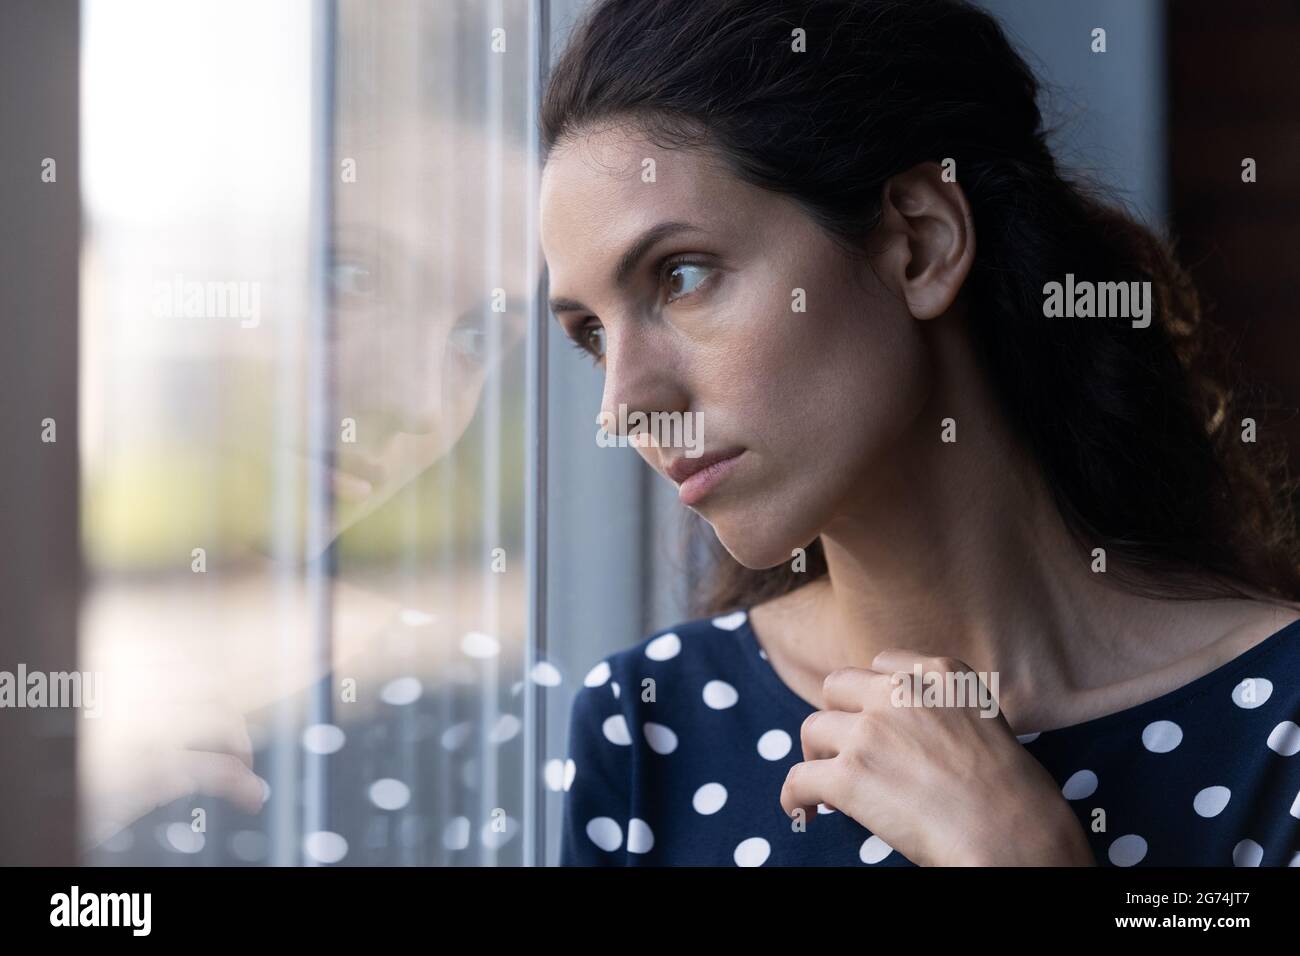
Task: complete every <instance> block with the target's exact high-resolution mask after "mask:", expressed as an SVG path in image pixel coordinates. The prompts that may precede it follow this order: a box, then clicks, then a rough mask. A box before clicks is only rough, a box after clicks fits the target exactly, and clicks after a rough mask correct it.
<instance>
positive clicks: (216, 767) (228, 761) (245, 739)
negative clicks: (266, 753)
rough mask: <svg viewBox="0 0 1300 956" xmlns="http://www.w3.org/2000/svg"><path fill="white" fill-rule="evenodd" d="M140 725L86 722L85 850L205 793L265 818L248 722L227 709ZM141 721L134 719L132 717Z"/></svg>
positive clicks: (189, 710) (117, 720) (188, 709)
mask: <svg viewBox="0 0 1300 956" xmlns="http://www.w3.org/2000/svg"><path fill="white" fill-rule="evenodd" d="M175 708H176V709H175V712H173V713H171V714H170V715H169V716H170V719H168V715H164V714H155V715H153V717H152V718H151V719H150V720H149V721H148V723H147V726H142V725H141V723H140V722H139V721H136V720H130V719H126V718H123V717H121V716H112V715H110V714H107V713H106V714H105V715H104V716H101V717H99V718H94V719H90V720H86V721H85V722H84V723H85V726H86V732H85V733H83V735H82V737H81V747H80V753H79V756H80V761H81V817H82V828H81V832H82V845H83V847H86V848H89V847H94V846H97V845H98V844H100V843H102V842H103V841H104V840H107V839H108V838H109V837H111V836H113V835H114V834H116V833H117V832H119V831H120V830H123V829H125V828H126V827H128V826H129V825H130V824H132V823H133V822H135V821H136V820H138V819H139V818H140V817H143V816H145V815H146V814H148V813H150V812H151V811H153V810H155V809H157V808H158V807H160V806H164V805H165V804H168V803H171V802H172V801H173V800H178V799H180V798H181V797H184V796H187V795H190V794H194V793H202V794H206V795H207V796H212V797H221V798H223V799H226V800H229V801H230V802H231V803H233V804H235V805H236V806H238V807H239V808H240V809H242V810H243V811H244V812H246V813H257V812H258V811H260V810H261V808H262V804H263V802H264V798H265V795H266V793H267V785H266V783H265V781H263V780H262V778H261V777H259V776H257V774H255V773H254V772H253V745H252V740H251V739H250V738H249V735H248V727H247V725H246V724H245V722H244V719H243V717H242V716H241V715H240V714H238V713H236V712H235V711H233V710H231V709H229V708H224V707H220V706H210V707H208V708H203V712H202V713H201V714H195V713H194V710H195V708H194V707H193V706H192V705H183V706H182V702H180V701H176V702H175ZM133 716H134V715H133Z"/></svg>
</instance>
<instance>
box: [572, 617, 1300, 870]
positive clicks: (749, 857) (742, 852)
mask: <svg viewBox="0 0 1300 956" xmlns="http://www.w3.org/2000/svg"><path fill="white" fill-rule="evenodd" d="M647 677H650V678H654V686H655V695H654V696H655V698H656V699H655V700H654V701H653V702H643V701H642V699H641V698H642V694H641V688H642V681H643V680H644V679H645V678H647ZM813 710H814V708H813V706H812V705H811V704H809V703H808V702H807V701H805V700H804V699H803V698H801V697H800V696H799V695H797V694H796V693H795V692H794V691H793V690H791V689H790V688H789V687H788V686H787V685H786V684H785V683H784V682H783V681H782V680H781V679H780V678H779V677H778V676H777V674H776V671H775V670H773V669H772V667H771V665H770V664H768V662H767V659H766V655H765V653H764V652H763V650H762V648H761V645H760V644H759V643H758V640H757V638H756V637H755V636H754V632H753V630H752V628H751V627H750V624H749V615H748V614H747V613H746V612H745V611H736V612H733V613H731V614H727V615H723V616H720V617H715V618H713V619H711V620H707V619H700V620H695V621H689V622H686V623H683V624H680V625H678V626H676V627H674V628H672V629H670V630H667V631H662V632H660V633H657V634H654V635H652V636H650V637H648V638H646V639H645V640H644V641H642V642H641V643H639V644H637V645H636V646H634V647H631V648H629V649H627V650H624V651H620V652H618V653H615V654H613V655H611V656H610V657H608V658H607V659H605V660H603V661H601V662H600V663H598V664H597V665H596V666H595V667H593V668H592V669H591V671H590V673H588V674H587V676H586V678H585V680H584V682H583V687H582V688H581V689H579V691H578V693H577V696H576V697H575V698H574V702H573V706H572V711H571V719H570V726H569V756H570V758H571V760H572V761H573V763H572V765H571V766H570V767H569V768H567V769H568V773H567V774H566V777H567V781H566V782H567V793H566V794H565V798H564V800H565V803H564V828H563V838H562V844H561V856H560V862H561V865H564V866H647V865H648V866H665V865H673V866H731V865H739V866H762V865H767V866H849V865H862V864H870V865H878V866H913V865H915V864H913V863H912V861H911V860H908V859H907V858H906V857H904V856H903V855H902V854H901V853H898V852H896V851H895V850H893V848H892V847H890V846H889V845H888V844H887V843H885V842H884V841H883V840H882V839H880V838H879V837H877V836H873V835H872V833H871V831H870V830H867V829H866V828H865V827H863V826H861V825H860V824H859V823H858V822H857V821H855V820H854V819H852V818H851V817H849V816H848V815H847V814H845V813H842V812H838V811H834V810H827V808H826V807H824V806H822V807H819V808H818V819H816V820H809V821H808V824H807V827H806V828H805V829H804V830H803V831H801V832H800V831H796V830H795V829H794V828H793V827H792V826H791V823H792V821H791V820H790V818H788V817H787V816H786V815H785V812H784V810H782V808H781V803H780V795H781V787H782V785H783V784H784V782H785V778H786V774H787V772H788V771H789V769H790V767H791V766H793V765H794V764H796V763H798V762H800V761H801V760H802V759H803V754H802V751H801V747H800V742H799V730H800V726H801V725H802V724H803V721H804V718H806V717H807V716H808V715H809V714H810V713H812V712H813ZM1297 722H1300V621H1296V622H1295V623H1292V624H1290V625H1288V626H1287V627H1285V628H1283V629H1282V630H1280V631H1278V632H1276V633H1274V634H1273V635H1271V636H1270V637H1268V638H1267V639H1265V640H1263V641H1261V642H1260V643H1258V644H1256V645H1255V646H1254V647H1252V648H1250V649H1249V650H1247V651H1246V652H1244V653H1243V654H1241V655H1239V656H1238V657H1236V658H1234V659H1233V660H1231V661H1229V662H1227V663H1226V664H1223V665H1222V666H1220V667H1218V668H1217V669H1215V670H1214V671H1212V672H1210V673H1209V674H1205V675H1203V676H1201V677H1199V678H1196V679H1195V680H1193V681H1191V682H1190V683H1188V684H1185V685H1184V686H1182V687H1180V688H1178V689H1176V690H1173V691H1170V692H1169V693H1167V694H1164V695H1162V696H1160V697H1157V698H1155V699H1154V700H1150V701H1146V702H1144V703H1141V704H1138V705H1136V706H1134V707H1130V708H1128V709H1126V710H1122V711H1118V712H1116V713H1113V714H1108V715H1106V716H1103V717H1098V718H1096V719H1094V720H1087V721H1084V722H1083V723H1079V724H1072V725H1070V726H1068V727H1060V728H1057V729H1055V730H1047V731H1043V732H1041V733H1032V734H1025V735H1023V736H1021V737H1019V738H1018V739H1019V740H1020V741H1021V743H1022V744H1023V745H1024V747H1025V748H1026V749H1027V750H1028V751H1029V753H1031V754H1032V755H1033V756H1034V757H1035V758H1036V759H1037V760H1038V761H1039V762H1040V763H1041V764H1042V765H1043V766H1044V767H1045V768H1046V769H1047V770H1048V772H1049V773H1050V774H1051V775H1052V777H1053V778H1054V779H1055V780H1056V781H1057V782H1058V783H1059V784H1060V787H1061V793H1062V795H1063V796H1064V797H1065V799H1066V800H1067V801H1068V802H1069V805H1070V806H1071V807H1073V808H1074V811H1075V814H1076V815H1077V816H1078V818H1079V821H1080V823H1081V824H1082V825H1083V828H1084V831H1085V832H1086V833H1087V835H1088V839H1089V840H1090V841H1091V844H1092V849H1093V852H1094V853H1095V854H1096V857H1097V862H1098V863H1099V864H1101V865H1111V864H1113V865H1115V866H1134V865H1137V866H1300V726H1297ZM1097 808H1101V809H1103V810H1104V811H1105V813H1104V817H1103V816H1102V815H1095V816H1097V817H1098V818H1104V821H1105V830H1104V832H1093V827H1092V821H1093V819H1094V810H1095V809H1097Z"/></svg>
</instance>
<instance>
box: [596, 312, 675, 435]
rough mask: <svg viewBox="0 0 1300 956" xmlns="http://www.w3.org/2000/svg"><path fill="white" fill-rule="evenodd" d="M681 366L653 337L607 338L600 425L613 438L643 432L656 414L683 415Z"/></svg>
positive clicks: (654, 336) (655, 337) (652, 335)
mask: <svg viewBox="0 0 1300 956" xmlns="http://www.w3.org/2000/svg"><path fill="white" fill-rule="evenodd" d="M688 407H689V394H688V389H687V387H686V382H685V379H684V376H683V374H682V364H681V363H680V362H679V361H678V360H677V359H676V358H675V357H674V356H673V355H672V353H671V350H670V349H668V348H666V347H664V345H663V343H662V342H660V341H659V340H658V337H657V336H656V335H654V334H652V333H651V334H638V335H632V336H627V335H624V336H612V335H611V336H610V337H609V338H608V341H607V344H606V349H605V389H604V392H603V394H602V396H601V406H600V413H601V421H602V422H603V423H605V429H606V431H608V432H609V433H610V434H612V435H615V436H623V435H628V434H635V433H638V432H644V431H646V426H647V425H648V424H649V422H648V419H649V416H651V415H653V414H654V413H656V412H666V413H672V412H685V411H686V409H687V408H688Z"/></svg>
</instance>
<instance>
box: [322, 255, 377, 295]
mask: <svg viewBox="0 0 1300 956" xmlns="http://www.w3.org/2000/svg"><path fill="white" fill-rule="evenodd" d="M331 278H332V280H333V282H334V288H335V289H336V290H337V291H338V292H339V293H341V294H342V295H344V296H365V295H370V294H372V293H373V292H374V291H375V281H374V277H373V276H372V275H371V273H370V270H369V269H367V268H366V267H365V266H364V265H361V264H359V263H356V262H336V263H335V264H334V268H333V270H332V276H331Z"/></svg>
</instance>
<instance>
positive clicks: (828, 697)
mask: <svg viewBox="0 0 1300 956" xmlns="http://www.w3.org/2000/svg"><path fill="white" fill-rule="evenodd" d="M888 687H889V677H888V675H886V674H878V673H876V672H875V671H870V670H867V669H866V668H863V667H841V668H839V669H838V670H833V671H831V672H830V673H829V674H827V675H826V679H825V680H824V681H822V700H823V702H824V703H825V704H826V710H844V711H848V712H849V713H855V712H857V711H860V710H862V709H863V708H864V707H865V706H866V703H867V702H868V701H870V700H871V699H872V697H873V696H874V695H876V694H880V693H884V692H885V691H886V690H887V688H888Z"/></svg>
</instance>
